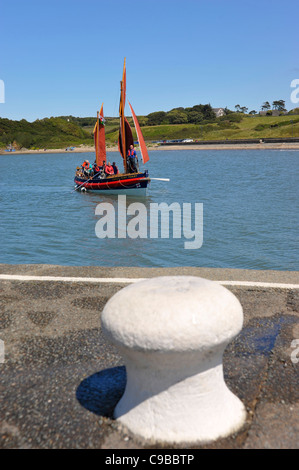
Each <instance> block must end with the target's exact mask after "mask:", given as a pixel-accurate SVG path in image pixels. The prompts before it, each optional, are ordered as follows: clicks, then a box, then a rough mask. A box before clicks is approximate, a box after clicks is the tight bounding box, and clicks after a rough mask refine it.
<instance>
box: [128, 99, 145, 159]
mask: <svg viewBox="0 0 299 470" xmlns="http://www.w3.org/2000/svg"><path fill="white" fill-rule="evenodd" d="M128 103H129V106H130V109H131V113H132V116H133V121H134V125H135V129H136V134H137V138H138V142H139V147H140V152H141V156H142V161H143V163H146V162H148V161H149V156H148V151H147V148H146V145H145V142H144V138H143V135H142V132H141V129H140V126H139V122H138V120H137V117H136V114H135V113H134V110H133V108H132V106H131V103H130V102H128Z"/></svg>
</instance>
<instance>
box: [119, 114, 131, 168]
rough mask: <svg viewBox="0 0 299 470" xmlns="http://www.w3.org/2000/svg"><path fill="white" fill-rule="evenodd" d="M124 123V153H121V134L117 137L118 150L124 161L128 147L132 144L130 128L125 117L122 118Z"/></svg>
mask: <svg viewBox="0 0 299 470" xmlns="http://www.w3.org/2000/svg"><path fill="white" fill-rule="evenodd" d="M124 122H125V151H124V152H123V144H122V138H121V132H119V136H118V149H119V152H120V154H121V156H122V157H123V159H124V160H126V157H127V154H128V150H129V148H130V145H133V144H134V139H133V134H132V129H131V126H130V124H129V123H128V120H127V118H126V117H125V118H124Z"/></svg>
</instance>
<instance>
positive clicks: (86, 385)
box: [76, 366, 127, 418]
mask: <svg viewBox="0 0 299 470" xmlns="http://www.w3.org/2000/svg"><path fill="white" fill-rule="evenodd" d="M126 382H127V374H126V368H125V366H119V367H113V368H111V369H105V370H102V371H100V372H97V373H95V374H93V375H91V376H90V377H87V378H86V379H84V380H82V382H81V383H80V385H79V387H78V388H77V390H76V398H77V400H78V401H79V403H80V405H82V406H83V407H84V408H86V409H87V410H88V411H91V412H93V413H95V414H96V415H99V416H104V417H108V418H112V417H113V411H114V408H115V407H116V405H117V403H118V402H119V400H120V399H121V397H122V395H123V393H124V391H125V387H126Z"/></svg>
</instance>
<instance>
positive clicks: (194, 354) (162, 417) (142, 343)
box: [102, 276, 246, 443]
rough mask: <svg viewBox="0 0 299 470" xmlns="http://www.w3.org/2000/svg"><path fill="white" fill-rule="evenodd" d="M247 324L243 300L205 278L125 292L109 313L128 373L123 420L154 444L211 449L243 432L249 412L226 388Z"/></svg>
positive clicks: (120, 407)
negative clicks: (228, 365)
mask: <svg viewBox="0 0 299 470" xmlns="http://www.w3.org/2000/svg"><path fill="white" fill-rule="evenodd" d="M242 324H243V310H242V307H241V304H240V302H239V301H238V299H237V298H236V297H235V296H234V295H233V294H232V293H231V292H230V291H229V290H228V289H226V288H225V287H223V286H221V285H220V284H218V283H217V282H213V281H209V280H206V279H202V278H199V277H191V276H176V277H157V278H152V279H148V280H145V281H140V282H137V283H135V284H131V285H129V286H127V287H125V288H124V289H122V290H121V291H119V292H118V293H117V294H115V295H114V296H113V297H112V298H111V299H110V300H109V301H108V302H107V304H106V306H105V308H104V311H103V314H102V328H103V331H104V333H105V334H106V335H107V336H108V337H109V338H110V340H111V341H112V342H113V343H114V344H115V345H116V346H117V348H118V349H119V351H120V353H121V354H122V355H123V357H124V360H125V365H126V371H127V384H126V389H125V392H124V395H123V396H122V398H121V399H120V401H119V402H118V404H117V406H116V408H115V413H114V416H115V418H117V419H118V420H119V422H121V423H122V424H123V425H125V426H126V427H127V428H128V429H129V430H130V431H131V432H132V433H134V434H136V435H137V436H139V437H142V438H144V439H150V440H151V441H163V442H174V443H178V442H190V443H191V442H198V443H206V442H210V441H212V440H215V439H218V438H220V437H225V436H227V435H229V434H231V433H233V432H235V431H237V430H238V429H240V427H241V426H242V425H243V424H244V422H245V419H246V412H245V408H244V406H243V404H242V402H241V401H240V400H239V398H237V397H236V396H235V395H234V394H233V393H232V392H231V391H230V390H229V389H228V388H227V386H226V384H225V382H224V378H223V368H222V355H223V351H224V349H225V347H226V345H227V344H228V343H229V342H230V341H231V340H232V339H233V338H234V337H235V336H236V335H237V334H238V333H239V332H240V330H241V328H242Z"/></svg>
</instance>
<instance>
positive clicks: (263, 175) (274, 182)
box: [0, 149, 299, 270]
mask: <svg viewBox="0 0 299 470" xmlns="http://www.w3.org/2000/svg"><path fill="white" fill-rule="evenodd" d="M149 154H150V161H149V162H148V163H147V164H146V165H145V166H144V167H143V165H142V164H141V165H140V167H141V168H140V169H143V168H145V169H148V170H149V175H150V177H153V178H169V179H170V181H169V182H165V181H155V180H153V181H152V182H151V184H150V187H149V190H148V195H147V196H146V197H145V198H138V197H136V196H135V197H133V196H127V198H126V204H127V207H129V205H130V204H132V203H134V202H141V203H142V204H144V205H145V207H146V208H148V209H149V208H150V204H152V203H158V204H160V203H166V204H168V205H170V204H172V203H178V204H179V205H181V207H183V204H184V203H185V204H186V203H189V204H190V205H191V207H194V205H195V204H196V203H197V204H202V208H203V225H202V230H203V233H202V236H203V238H202V244H201V246H200V248H196V249H186V248H185V244H184V241H186V240H183V239H180V238H174V237H173V236H172V233H171V231H170V236H169V238H162V237H161V236H158V237H156V238H150V237H147V238H140V237H139V238H134V239H133V238H131V237H129V236H126V237H125V238H124V237H122V238H118V237H117V236H116V237H115V238H102V239H100V238H98V237H97V235H96V224H97V222H98V221H99V216H98V215H96V208H97V206H98V204H101V203H103V202H105V203H110V204H111V205H112V206H113V207H114V208H115V210H117V207H118V206H117V204H118V196H112V195H109V194H107V195H99V194H95V193H88V192H86V193H82V192H81V191H75V190H74V181H73V180H74V172H75V168H76V166H78V165H80V164H81V163H82V162H83V161H84V159H85V158H88V159H89V160H90V161H93V160H94V155H93V154H92V153H86V154H84V153H73V152H72V153H71V152H66V153H61V154H57V153H53V154H48V153H45V154H42V153H40V154H13V155H12V154H8V155H1V156H0V161H1V181H0V203H1V205H0V215H1V218H0V220H1V228H0V234H1V248H0V262H1V263H11V264H32V263H38V264H58V265H72V266H138V267H175V266H194V267H195V266H200V267H219V268H244V269H258V270H259V269H273V270H299V257H298V252H299V249H298V241H299V240H298V228H299V223H298V214H299V210H298V209H299V207H298V206H299V204H298V200H299V152H297V151H294V150H208V149H201V150H188V149H182V150H179V151H175V150H163V151H161V150H160V151H159V150H155V151H150V152H149ZM108 158H109V160H110V161H111V162H112V161H116V162H117V164H118V166H119V168H120V169H122V168H121V167H122V164H121V161H120V157H119V154H118V153H117V152H111V153H110V152H109V153H108ZM171 223H172V220H171V219H170V225H171ZM194 246H196V245H194Z"/></svg>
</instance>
